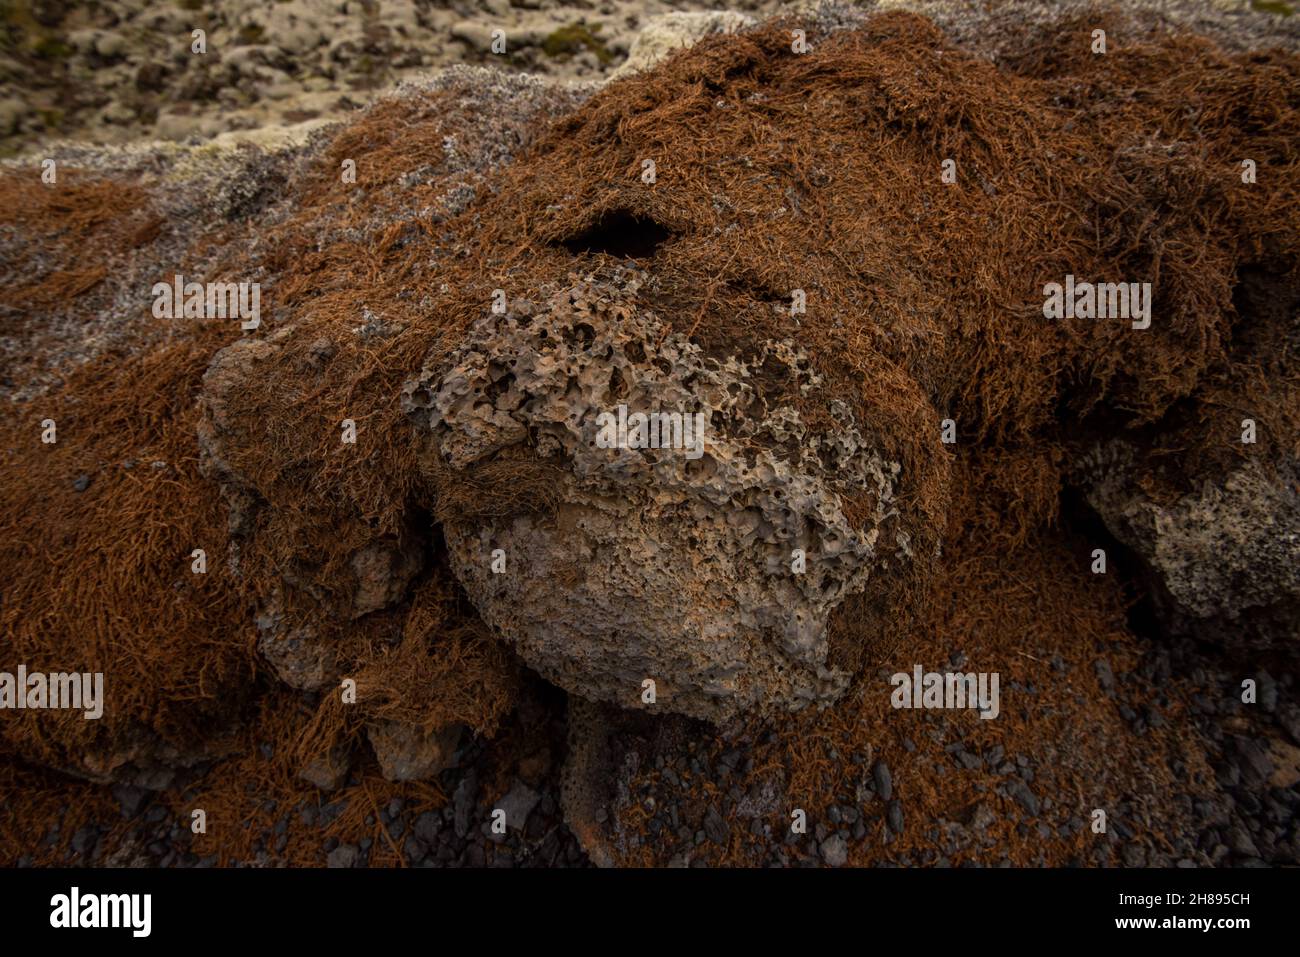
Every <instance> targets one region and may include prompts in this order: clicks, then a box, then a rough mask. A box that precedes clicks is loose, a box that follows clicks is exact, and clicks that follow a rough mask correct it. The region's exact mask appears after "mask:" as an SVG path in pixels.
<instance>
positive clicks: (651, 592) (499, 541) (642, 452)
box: [404, 269, 909, 719]
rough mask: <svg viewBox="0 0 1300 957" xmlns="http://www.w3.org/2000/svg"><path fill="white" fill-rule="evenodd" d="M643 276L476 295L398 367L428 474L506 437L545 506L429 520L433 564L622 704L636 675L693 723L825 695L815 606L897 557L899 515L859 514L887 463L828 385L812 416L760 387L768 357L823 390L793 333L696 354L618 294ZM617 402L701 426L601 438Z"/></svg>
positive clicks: (576, 279) (638, 689) (546, 662)
mask: <svg viewBox="0 0 1300 957" xmlns="http://www.w3.org/2000/svg"><path fill="white" fill-rule="evenodd" d="M644 281H646V277H645V275H644V274H643V273H639V272H638V271H636V270H630V269H629V270H624V269H616V270H614V271H612V272H611V273H609V274H605V275H600V276H578V275H575V276H573V277H571V280H570V281H569V282H567V283H559V284H557V285H556V287H555V288H554V290H553V291H552V292H551V293H550V294H549V296H547V297H545V298H543V299H541V301H525V300H517V301H515V302H513V303H511V304H510V305H509V308H508V309H506V310H505V311H504V312H503V313H500V314H494V313H487V314H485V315H484V316H483V318H482V319H481V320H480V321H479V322H477V323H476V324H475V326H474V327H473V328H472V330H471V331H470V333H469V335H468V336H467V337H466V341H465V342H464V343H463V345H462V346H461V347H460V348H459V349H458V350H457V351H456V353H455V354H454V356H453V357H452V359H451V362H450V364H449V365H447V366H446V367H445V368H426V369H425V370H424V372H423V373H422V374H421V375H420V376H418V377H417V378H416V379H414V380H413V381H411V382H410V383H409V384H408V385H407V387H406V390H405V396H404V403H405V407H406V409H407V410H408V412H409V413H410V415H411V416H412V417H413V419H414V420H415V421H416V423H417V424H418V426H419V427H420V428H423V429H425V430H428V432H429V433H430V434H431V436H432V438H433V440H434V441H433V443H432V447H431V450H430V452H429V454H430V455H431V456H436V457H437V461H434V462H433V463H431V464H430V466H429V467H430V469H431V470H432V471H437V470H438V469H451V470H454V471H464V470H466V469H471V468H472V467H473V466H474V465H475V464H477V463H484V462H489V461H491V460H492V459H493V458H494V457H497V456H499V455H500V454H501V453H502V451H503V450H507V449H510V448H512V447H517V446H521V445H527V446H528V448H529V449H530V454H531V455H533V456H535V457H536V458H537V459H538V460H540V461H543V462H545V463H546V464H547V465H548V466H549V467H550V468H551V470H552V471H551V473H550V474H552V475H553V476H554V477H555V483H556V484H555V485H554V486H553V487H552V488H551V489H550V490H549V495H548V499H549V507H547V508H545V509H542V510H533V511H527V512H524V513H522V514H506V515H495V516H482V517H480V518H478V519H476V520H469V521H461V520H455V519H453V520H451V521H448V522H447V523H446V524H445V525H444V534H445V537H446V542H447V547H448V553H449V555H450V559H451V562H452V566H453V568H454V569H455V572H456V574H457V576H458V577H459V579H460V581H461V583H462V584H463V585H464V587H465V589H466V591H467V592H468V593H469V595H470V597H471V599H472V600H473V601H474V604H475V606H476V607H477V609H478V610H479V612H480V614H482V615H483V617H484V619H485V620H486V621H487V622H488V623H489V624H491V625H492V626H493V627H494V628H495V629H496V630H497V631H498V632H499V633H500V634H502V635H504V636H505V637H506V638H507V639H508V640H509V641H510V642H511V643H512V644H513V646H514V648H515V649H516V651H517V652H518V653H519V654H520V655H521V656H522V657H523V658H524V660H525V661H526V662H527V663H528V664H529V665H531V666H532V667H533V668H535V669H536V670H537V671H539V672H540V673H541V674H543V675H544V676H546V677H547V678H549V679H551V680H552V681H554V682H556V683H557V684H559V685H561V686H562V687H564V688H565V689H567V690H569V691H571V692H574V693H577V694H579V695H582V696H583V697H586V698H589V699H592V700H599V701H607V702H611V703H617V704H621V705H624V706H626V707H637V706H642V705H643V704H644V703H645V700H644V699H645V697H646V696H644V695H643V691H644V690H645V686H644V682H645V681H646V680H647V679H649V680H652V681H653V682H654V683H655V695H654V698H655V700H654V705H655V706H656V707H660V708H665V709H667V710H671V711H677V712H681V713H684V714H688V715H692V716H695V717H701V718H710V719H719V718H725V717H727V716H730V715H733V714H735V713H737V712H739V711H742V710H749V709H760V710H761V709H790V710H796V709H799V708H802V707H804V706H806V705H809V704H814V703H825V702H829V701H832V700H834V699H835V698H836V697H837V696H838V695H839V694H840V693H841V692H842V691H843V690H844V688H845V686H846V684H847V682H848V678H849V675H848V674H846V673H845V672H844V671H843V670H840V669H837V668H836V667H834V666H833V665H832V664H831V663H830V662H829V661H828V640H827V621H828V617H829V615H830V613H831V611H832V610H833V609H834V608H835V607H836V606H837V605H838V604H839V603H840V602H841V601H842V600H843V599H844V598H845V597H846V596H848V595H850V594H853V593H855V592H858V591H860V590H861V589H862V587H863V585H864V583H865V582H866V580H867V579H868V577H869V576H871V575H872V573H873V565H874V560H875V558H876V556H877V554H878V553H880V552H885V553H892V554H895V555H896V556H902V557H906V556H907V555H908V554H909V545H908V536H907V533H906V531H905V530H903V529H900V528H893V529H891V532H890V534H889V535H887V536H885V535H882V531H881V528H880V526H881V524H882V523H883V522H884V521H885V520H886V518H888V517H891V516H892V515H893V514H894V513H893V509H892V506H891V503H892V500H893V496H894V492H895V483H896V482H897V479H898V474H899V465H898V463H896V462H891V461H888V460H887V459H886V458H885V457H884V456H883V455H882V454H881V452H880V451H879V450H878V449H876V448H875V447H873V445H872V443H871V440H870V437H869V436H864V435H863V434H862V433H861V432H860V431H859V430H858V428H857V427H856V424H855V422H854V419H853V416H852V414H851V412H850V411H849V409H848V408H847V406H845V405H844V404H843V403H841V402H837V401H835V400H834V398H833V397H827V396H821V398H822V399H823V400H824V401H825V402H826V404H827V407H828V409H829V410H830V413H831V415H830V418H829V421H830V423H831V424H830V425H829V426H828V427H825V428H817V429H814V428H809V427H808V426H807V425H805V423H804V422H803V421H802V420H801V417H800V414H799V412H798V411H797V410H796V409H795V408H794V407H793V406H792V405H790V404H786V403H785V402H782V401H780V400H777V399H774V398H773V397H772V396H768V395H765V392H764V387H763V385H762V383H761V382H760V379H761V376H762V375H763V372H764V370H765V369H766V370H770V369H771V368H772V367H774V366H779V367H782V368H783V369H785V370H788V372H789V373H790V377H791V380H792V381H793V382H794V383H796V388H797V391H798V392H799V393H800V394H802V395H803V396H805V397H808V396H818V395H819V393H821V392H822V391H823V384H822V382H821V379H820V377H819V376H818V375H817V374H816V373H815V372H813V371H812V370H811V368H810V366H809V363H808V360H807V357H806V356H805V355H804V353H803V351H802V350H801V349H800V347H799V346H798V345H797V344H796V343H794V342H792V341H790V340H783V341H771V340H768V341H763V342H758V343H755V349H756V350H757V351H756V352H755V353H754V354H750V355H727V356H723V357H717V356H711V355H708V354H706V353H705V352H704V351H703V350H702V349H701V348H700V347H699V346H697V345H695V344H694V343H692V342H691V341H690V339H689V338H688V337H687V336H685V335H683V334H681V333H680V332H671V331H669V329H668V328H667V327H666V326H665V325H664V323H662V322H661V321H660V319H659V318H658V317H657V316H656V315H655V313H654V312H653V311H652V310H650V309H648V308H646V307H645V306H644V305H643V304H642V303H641V302H640V301H639V297H638V292H639V290H640V287H641V284H642V283H643V282H644ZM620 407H621V408H622V409H623V410H624V412H623V414H624V415H625V416H632V415H634V414H636V413H642V414H645V415H650V414H653V413H659V414H661V415H662V414H679V415H682V416H691V415H700V416H702V419H701V421H702V422H703V423H704V425H705V428H704V432H703V436H702V442H701V444H700V445H699V446H694V447H691V448H636V447H631V446H635V445H636V444H637V442H636V441H635V435H633V438H632V439H631V440H629V441H627V442H625V443H624V444H623V445H622V447H613V448H609V447H602V442H601V441H600V437H601V430H602V426H606V427H610V425H611V423H612V422H613V420H614V419H615V417H617V416H618V414H619V409H620ZM663 438H664V440H665V442H664V443H663V444H671V443H672V442H673V441H674V440H676V439H677V433H676V432H669V433H668V434H665V435H664V436H663ZM604 444H605V445H608V444H609V443H608V442H606V443H604ZM849 494H855V495H861V494H866V495H869V496H870V497H871V499H872V500H873V501H874V502H875V514H874V515H873V516H872V517H871V518H870V520H869V521H867V522H866V523H865V524H859V525H855V524H854V523H853V522H851V521H850V520H849V519H848V518H847V517H846V515H845V510H844V502H843V498H842V496H846V495H849ZM494 557H495V561H494Z"/></svg>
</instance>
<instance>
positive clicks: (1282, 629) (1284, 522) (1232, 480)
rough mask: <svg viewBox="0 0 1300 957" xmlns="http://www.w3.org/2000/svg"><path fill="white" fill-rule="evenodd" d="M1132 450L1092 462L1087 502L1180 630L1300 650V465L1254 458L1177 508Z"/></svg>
mask: <svg viewBox="0 0 1300 957" xmlns="http://www.w3.org/2000/svg"><path fill="white" fill-rule="evenodd" d="M1135 455H1136V453H1135V451H1134V450H1133V449H1132V448H1130V447H1128V446H1125V445H1124V444H1123V443H1119V442H1114V443H1111V444H1110V446H1109V447H1107V448H1106V449H1104V450H1099V451H1098V452H1097V453H1096V454H1095V455H1094V458H1095V459H1097V460H1098V461H1103V462H1105V463H1107V467H1106V468H1105V469H1094V470H1093V471H1094V475H1095V479H1094V482H1093V484H1092V485H1091V487H1090V488H1089V490H1088V501H1089V503H1090V504H1091V505H1092V507H1093V508H1094V509H1096V511H1097V513H1098V514H1099V515H1100V516H1101V517H1102V520H1103V521H1104V522H1105V523H1106V526H1107V528H1108V529H1109V530H1110V532H1111V534H1113V535H1114V536H1115V537H1116V538H1117V539H1119V540H1120V541H1121V542H1122V543H1123V544H1125V545H1127V546H1128V547H1130V548H1132V549H1133V550H1134V551H1136V552H1137V553H1138V555H1139V556H1140V557H1141V558H1142V560H1143V562H1144V563H1145V564H1146V565H1147V567H1148V569H1149V570H1150V572H1151V574H1152V575H1153V577H1154V578H1155V579H1156V584H1157V585H1158V586H1159V587H1157V588H1156V589H1155V590H1154V596H1155V599H1156V603H1157V607H1158V609H1159V610H1160V612H1161V613H1162V616H1163V617H1164V618H1165V620H1166V622H1165V623H1166V625H1167V627H1168V628H1169V630H1170V631H1171V632H1173V633H1191V634H1195V635H1197V636H1199V637H1202V638H1208V639H1211V640H1215V641H1218V642H1220V643H1223V644H1225V645H1228V646H1236V647H1256V648H1260V647H1276V648H1294V647H1295V642H1296V640H1297V639H1298V638H1300V618H1298V617H1297V612H1300V467H1298V465H1297V463H1296V462H1294V461H1293V460H1290V459H1287V458H1282V459H1280V460H1278V461H1274V462H1272V463H1270V464H1269V465H1263V464H1261V463H1259V462H1257V461H1253V460H1247V461H1246V462H1245V463H1244V464H1242V465H1241V466H1239V467H1237V468H1235V469H1233V470H1232V471H1230V472H1228V473H1227V474H1225V475H1223V476H1222V477H1221V478H1219V479H1217V480H1206V481H1204V482H1203V483H1202V484H1201V486H1200V487H1199V488H1198V489H1197V490H1195V491H1194V492H1191V493H1188V494H1185V495H1182V496H1181V497H1179V498H1177V500H1175V501H1163V500H1160V501H1157V500H1155V499H1154V498H1153V497H1152V495H1150V494H1149V493H1148V492H1147V491H1146V490H1145V489H1144V485H1143V482H1142V481H1141V479H1142V478H1143V476H1144V474H1145V473H1146V471H1147V470H1146V468H1145V467H1142V466H1140V465H1139V464H1137V463H1136V461H1135Z"/></svg>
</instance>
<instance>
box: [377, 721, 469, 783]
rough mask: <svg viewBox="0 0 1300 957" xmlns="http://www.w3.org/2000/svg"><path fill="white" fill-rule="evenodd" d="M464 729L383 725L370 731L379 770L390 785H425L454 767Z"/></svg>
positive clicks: (380, 723) (384, 723) (383, 722)
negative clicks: (395, 783) (427, 781)
mask: <svg viewBox="0 0 1300 957" xmlns="http://www.w3.org/2000/svg"><path fill="white" fill-rule="evenodd" d="M464 730H465V729H464V728H463V727H461V726H460V725H458V724H456V725H451V726H449V727H446V728H438V729H436V730H434V731H431V732H430V731H425V730H423V729H421V728H415V727H412V726H410V725H406V724H398V723H396V722H393V721H382V722H377V723H375V724H371V725H368V726H367V727H366V736H367V737H368V738H369V739H370V746H371V747H372V748H374V749H375V757H376V758H378V759H379V767H380V769H381V770H382V771H383V774H384V777H385V778H387V779H388V780H390V781H423V780H425V779H427V778H431V777H433V776H434V775H435V774H437V773H438V772H440V771H442V770H443V769H444V768H446V767H448V766H449V765H450V764H451V763H452V759H453V758H454V757H455V755H456V746H457V745H458V744H459V743H460V738H461V734H462V733H463V732H464Z"/></svg>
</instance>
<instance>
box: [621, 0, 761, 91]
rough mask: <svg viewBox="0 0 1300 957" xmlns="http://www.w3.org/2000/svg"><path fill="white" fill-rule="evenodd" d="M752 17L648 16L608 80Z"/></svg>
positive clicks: (708, 13) (740, 26) (749, 21)
mask: <svg viewBox="0 0 1300 957" xmlns="http://www.w3.org/2000/svg"><path fill="white" fill-rule="evenodd" d="M754 23H755V20H754V18H753V17H750V16H746V15H745V14H743V13H736V12H735V11H732V10H717V11H713V10H709V11H702V12H690V13H665V14H663V15H662V16H658V17H651V18H650V19H649V20H648V21H647V22H646V25H645V26H644V27H643V28H642V30H641V32H640V33H638V34H637V35H636V40H635V41H633V43H632V49H631V50H630V51H629V52H628V55H627V59H626V60H624V61H623V64H622V65H621V66H620V67H619V68H618V69H617V70H615V71H614V72H613V73H612V74H610V79H611V80H617V79H618V78H619V77H622V76H627V75H629V74H632V73H636V72H637V71H639V70H646V69H649V68H650V67H652V66H654V65H655V64H656V63H658V62H659V61H660V60H662V59H663V58H664V57H666V56H669V55H670V54H671V53H672V52H673V51H674V50H678V49H680V48H682V47H688V46H690V45H691V44H693V43H695V42H697V41H698V40H700V39H701V38H703V37H707V36H709V35H711V34H714V33H735V32H736V31H737V30H742V29H744V28H745V27H750V26H753V25H754Z"/></svg>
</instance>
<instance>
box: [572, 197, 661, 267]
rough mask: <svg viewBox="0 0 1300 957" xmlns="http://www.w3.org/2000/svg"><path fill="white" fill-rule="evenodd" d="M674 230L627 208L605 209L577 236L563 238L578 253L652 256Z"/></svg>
mask: <svg viewBox="0 0 1300 957" xmlns="http://www.w3.org/2000/svg"><path fill="white" fill-rule="evenodd" d="M672 235H673V234H672V233H671V232H670V231H669V230H668V229H667V228H666V227H665V226H663V225H661V224H660V223H657V222H655V221H654V220H653V219H648V218H647V217H644V216H638V215H637V214H636V213H634V212H632V211H631V210H628V209H615V210H611V211H610V212H607V213H605V214H604V215H603V216H601V217H600V218H599V219H598V220H596V222H594V223H593V224H592V225H590V226H588V227H587V228H586V229H584V230H583V231H582V232H580V233H578V234H577V235H576V236H571V237H569V238H568V239H565V240H561V242H560V245H562V246H563V247H564V248H565V249H567V250H568V251H569V252H571V253H573V254H574V255H575V256H577V255H579V254H581V253H605V254H607V255H610V256H614V257H617V258H619V259H649V258H650V257H651V256H653V255H654V254H655V252H656V251H657V250H658V249H659V246H660V245H661V244H663V243H664V242H665V241H666V240H668V239H670V238H672Z"/></svg>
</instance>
